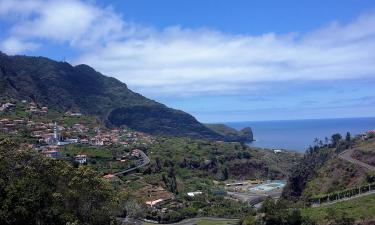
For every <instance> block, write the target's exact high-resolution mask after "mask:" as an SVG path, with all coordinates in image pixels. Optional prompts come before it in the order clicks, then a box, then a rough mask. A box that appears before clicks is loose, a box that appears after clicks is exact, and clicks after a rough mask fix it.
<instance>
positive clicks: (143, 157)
mask: <svg viewBox="0 0 375 225" xmlns="http://www.w3.org/2000/svg"><path fill="white" fill-rule="evenodd" d="M139 153H140V155H141V157H142V163H141V164H139V165H138V166H136V167H133V168H130V169H127V170H123V171H120V172H117V173H114V174H113V175H116V176H117V175H122V174H125V173H129V172H132V171H134V170H136V169H139V168H142V167H144V166H146V165H148V164H149V163H150V159H149V158H148V156H147V155H146V154H145V153H144V152H143V151H139Z"/></svg>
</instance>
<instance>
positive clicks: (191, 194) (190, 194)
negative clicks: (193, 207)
mask: <svg viewBox="0 0 375 225" xmlns="http://www.w3.org/2000/svg"><path fill="white" fill-rule="evenodd" d="M201 194H203V192H201V191H193V192H188V193H187V195H188V196H189V197H195V196H197V195H201Z"/></svg>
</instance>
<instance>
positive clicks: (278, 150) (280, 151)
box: [273, 149, 283, 153]
mask: <svg viewBox="0 0 375 225" xmlns="http://www.w3.org/2000/svg"><path fill="white" fill-rule="evenodd" d="M282 152H283V150H281V149H274V150H273V153H282Z"/></svg>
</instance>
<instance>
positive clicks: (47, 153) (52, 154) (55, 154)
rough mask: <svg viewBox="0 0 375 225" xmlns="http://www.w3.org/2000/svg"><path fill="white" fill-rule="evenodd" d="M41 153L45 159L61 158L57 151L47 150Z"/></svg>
mask: <svg viewBox="0 0 375 225" xmlns="http://www.w3.org/2000/svg"><path fill="white" fill-rule="evenodd" d="M42 153H43V155H44V156H45V157H47V158H54V159H57V158H59V157H60V156H61V153H60V151H59V150H47V151H44V152H42Z"/></svg>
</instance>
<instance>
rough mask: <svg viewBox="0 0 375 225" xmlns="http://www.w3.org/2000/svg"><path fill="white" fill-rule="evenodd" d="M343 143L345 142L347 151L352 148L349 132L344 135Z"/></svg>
mask: <svg viewBox="0 0 375 225" xmlns="http://www.w3.org/2000/svg"><path fill="white" fill-rule="evenodd" d="M345 141H346V148H347V149H348V148H351V147H352V136H351V134H350V132H347V133H346V136H345Z"/></svg>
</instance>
